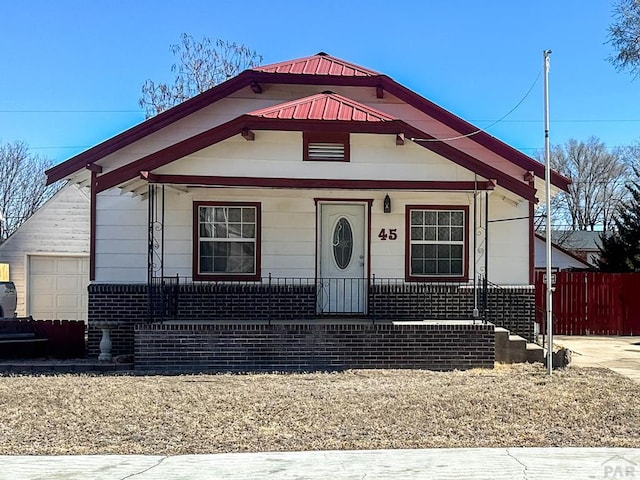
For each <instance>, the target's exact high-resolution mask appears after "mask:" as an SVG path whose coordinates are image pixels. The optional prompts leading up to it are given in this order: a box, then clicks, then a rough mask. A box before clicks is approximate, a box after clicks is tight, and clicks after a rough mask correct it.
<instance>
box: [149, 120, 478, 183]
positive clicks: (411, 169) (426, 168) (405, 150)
mask: <svg viewBox="0 0 640 480" xmlns="http://www.w3.org/2000/svg"><path fill="white" fill-rule="evenodd" d="M395 138H396V137H395V135H372V134H352V135H351V136H350V144H351V145H350V149H351V161H349V162H314V161H307V162H305V161H302V133H301V132H256V139H255V141H252V142H247V141H246V140H244V139H243V138H242V137H240V136H239V135H237V136H235V137H232V138H230V139H228V140H225V141H223V142H220V143H219V144H217V145H213V146H211V147H208V148H205V149H203V150H200V151H198V152H196V153H194V154H192V155H189V156H187V157H185V158H183V159H181V160H178V161H175V162H173V163H171V164H169V165H166V166H164V167H161V168H158V169H156V170H155V173H158V174H180V175H219V176H248V177H286V178H328V179H338V180H341V179H355V180H378V179H385V180H422V181H427V180H443V181H444V180H448V181H454V180H473V179H474V175H473V174H472V173H471V172H470V171H468V170H466V169H464V168H462V167H459V166H457V165H456V164H454V163H452V162H450V161H449V160H447V159H445V158H443V157H441V156H439V155H437V154H435V153H433V152H431V151H429V150H425V149H424V148H422V147H420V146H417V145H415V144H414V143H412V142H407V143H405V145H401V146H398V145H396V144H395Z"/></svg>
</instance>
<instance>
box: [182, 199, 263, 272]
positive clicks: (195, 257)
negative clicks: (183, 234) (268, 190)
mask: <svg viewBox="0 0 640 480" xmlns="http://www.w3.org/2000/svg"><path fill="white" fill-rule="evenodd" d="M201 206H225V207H226V206H228V207H255V209H256V239H255V240H256V250H255V252H256V273H255V274H253V275H234V274H220V273H217V274H212V275H207V274H202V273H198V262H199V260H200V241H199V239H200V232H199V230H198V228H199V221H200V218H199V216H198V207H201ZM192 238H193V248H192V249H191V251H192V254H191V257H192V267H191V268H192V276H193V279H194V280H204V281H207V280H225V281H228V282H233V281H238V282H240V281H245V282H246V281H258V280H260V275H261V271H262V270H261V269H262V240H261V239H262V204H261V203H260V202H217V201H216V202H207V201H198V202H193V235H192Z"/></svg>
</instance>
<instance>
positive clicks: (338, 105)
mask: <svg viewBox="0 0 640 480" xmlns="http://www.w3.org/2000/svg"><path fill="white" fill-rule="evenodd" d="M248 115H251V116H254V117H264V118H278V119H285V120H343V121H355V122H389V121H392V120H396V118H394V117H391V116H389V115H387V114H386V113H383V112H381V111H379V110H376V109H375V108H371V107H368V106H366V105H363V104H361V103H358V102H356V101H354V100H351V99H349V98H346V97H343V96H342V95H338V94H337V93H332V92H324V93H318V94H316V95H311V96H310V97H304V98H300V99H298V100H294V101H292V102H286V103H281V104H279V105H275V106H273V107H267V108H263V109H260V110H256V111H254V112H250V113H249V114H248Z"/></svg>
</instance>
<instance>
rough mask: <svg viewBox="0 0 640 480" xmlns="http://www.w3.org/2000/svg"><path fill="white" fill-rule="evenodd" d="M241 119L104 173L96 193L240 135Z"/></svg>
mask: <svg viewBox="0 0 640 480" xmlns="http://www.w3.org/2000/svg"><path fill="white" fill-rule="evenodd" d="M243 119H244V117H238V118H236V119H234V120H231V121H229V122H227V123H224V124H222V125H219V126H217V127H215V128H212V129H210V130H207V131H205V132H202V133H200V134H198V135H195V136H193V137H191V138H188V139H186V140H183V141H181V142H178V143H176V144H174V145H171V146H170V147H167V148H164V149H162V150H159V151H158V152H155V153H152V154H150V155H147V156H145V157H142V158H140V159H138V160H136V161H134V162H131V163H129V164H127V165H124V166H122V167H120V168H116V169H115V170H112V171H111V172H108V173H105V174H104V175H101V176H100V177H98V183H97V185H98V191H99V192H102V191H104V190H108V189H109V188H112V187H115V186H116V185H118V184H119V183H122V182H124V181H126V180H130V179H132V178H134V177H136V176H138V175H139V174H140V172H142V171H147V172H148V171H151V170H153V169H155V168H159V167H162V166H163V165H166V164H168V163H171V162H173V161H174V160H177V159H178V158H181V157H184V156H186V155H189V154H191V153H193V152H196V151H198V150H201V149H203V148H206V147H208V146H210V145H213V144H214V143H217V142H220V141H222V140H226V139H227V138H230V137H232V136H234V135H237V134H240V132H241V130H242V126H243V125H244V123H243Z"/></svg>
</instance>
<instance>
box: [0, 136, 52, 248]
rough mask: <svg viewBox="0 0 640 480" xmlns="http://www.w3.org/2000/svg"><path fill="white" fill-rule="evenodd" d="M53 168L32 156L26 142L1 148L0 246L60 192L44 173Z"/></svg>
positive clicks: (43, 159) (4, 145)
mask: <svg viewBox="0 0 640 480" xmlns="http://www.w3.org/2000/svg"><path fill="white" fill-rule="evenodd" d="M52 165H53V162H52V161H51V160H49V159H46V158H42V157H39V156H38V155H34V154H31V153H29V149H28V147H27V145H26V144H25V143H24V142H17V141H16V142H13V143H5V144H0V242H2V241H3V240H5V239H7V238H8V237H9V236H10V235H11V234H12V233H13V232H15V231H16V230H17V229H18V227H20V225H22V224H23V223H24V222H25V221H26V220H27V219H28V218H29V217H30V216H31V215H33V214H34V213H35V211H36V210H37V209H38V208H40V206H42V204H44V203H45V202H46V201H47V200H48V199H49V198H50V197H51V196H52V195H53V194H54V193H55V192H56V191H57V190H58V189H59V188H60V186H59V185H49V186H47V185H46V183H45V175H44V171H45V170H46V169H47V168H49V167H51V166H52Z"/></svg>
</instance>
